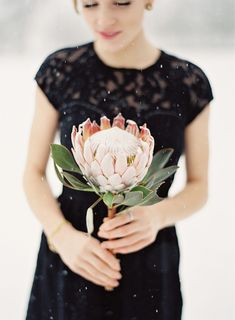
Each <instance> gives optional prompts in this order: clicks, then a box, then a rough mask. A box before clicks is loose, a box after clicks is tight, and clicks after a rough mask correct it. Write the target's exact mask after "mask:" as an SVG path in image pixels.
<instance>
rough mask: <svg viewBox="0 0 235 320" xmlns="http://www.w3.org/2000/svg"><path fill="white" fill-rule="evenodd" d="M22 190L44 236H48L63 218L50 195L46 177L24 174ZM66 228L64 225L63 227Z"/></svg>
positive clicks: (36, 174) (32, 173) (36, 173)
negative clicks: (40, 225) (41, 227)
mask: <svg viewBox="0 0 235 320" xmlns="http://www.w3.org/2000/svg"><path fill="white" fill-rule="evenodd" d="M23 188H24V191H25V195H26V198H27V201H28V204H29V206H30V208H31V209H32V211H33V213H34V214H35V216H36V218H37V219H38V220H39V221H40V223H41V224H42V226H43V229H44V231H45V234H46V236H48V235H50V234H51V232H52V231H54V229H55V228H56V227H57V226H58V224H59V223H60V222H61V221H62V220H63V219H64V217H63V214H62V212H61V209H60V207H59V205H58V202H57V201H56V199H55V197H54V195H53V194H52V191H51V188H50V186H49V184H48V182H47V179H46V176H45V175H42V174H40V173H38V172H30V173H27V174H25V175H24V178H23ZM66 226H67V225H66ZM66 226H65V225H64V227H66Z"/></svg>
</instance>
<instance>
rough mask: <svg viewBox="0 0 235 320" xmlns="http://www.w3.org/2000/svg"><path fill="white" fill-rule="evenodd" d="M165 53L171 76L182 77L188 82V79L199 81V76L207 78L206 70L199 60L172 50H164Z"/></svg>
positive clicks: (167, 67)
mask: <svg viewBox="0 0 235 320" xmlns="http://www.w3.org/2000/svg"><path fill="white" fill-rule="evenodd" d="M163 53H164V59H165V64H166V69H167V71H168V72H169V73H170V75H171V78H172V77H176V78H178V79H179V78H182V79H184V80H185V81H186V82H187V79H191V81H198V80H197V79H199V78H200V79H204V80H207V75H206V73H205V71H204V70H203V68H202V67H201V65H200V64H198V63H197V62H194V61H193V60H191V59H188V58H185V57H183V56H181V54H175V53H172V52H170V51H165V50H164V51H163Z"/></svg>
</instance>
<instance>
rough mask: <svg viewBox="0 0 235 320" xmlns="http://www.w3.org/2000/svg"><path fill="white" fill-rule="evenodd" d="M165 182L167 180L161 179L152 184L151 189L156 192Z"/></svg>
mask: <svg viewBox="0 0 235 320" xmlns="http://www.w3.org/2000/svg"><path fill="white" fill-rule="evenodd" d="M164 183H165V181H161V182H158V183H155V184H153V185H152V186H151V190H152V191H155V192H156V191H157V190H158V189H159V188H160V187H161V185H162V184H164Z"/></svg>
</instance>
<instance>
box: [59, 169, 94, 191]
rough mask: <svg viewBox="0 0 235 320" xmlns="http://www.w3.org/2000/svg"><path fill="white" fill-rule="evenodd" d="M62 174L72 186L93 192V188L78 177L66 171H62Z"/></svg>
mask: <svg viewBox="0 0 235 320" xmlns="http://www.w3.org/2000/svg"><path fill="white" fill-rule="evenodd" d="M62 174H63V176H65V178H66V179H67V180H68V181H69V182H70V184H71V185H72V186H74V187H75V188H76V189H77V190H81V191H90V192H94V190H93V188H91V187H90V186H89V185H87V184H85V183H83V182H81V181H80V180H79V179H77V178H76V177H74V176H73V175H72V174H70V173H68V172H64V171H63V173H62Z"/></svg>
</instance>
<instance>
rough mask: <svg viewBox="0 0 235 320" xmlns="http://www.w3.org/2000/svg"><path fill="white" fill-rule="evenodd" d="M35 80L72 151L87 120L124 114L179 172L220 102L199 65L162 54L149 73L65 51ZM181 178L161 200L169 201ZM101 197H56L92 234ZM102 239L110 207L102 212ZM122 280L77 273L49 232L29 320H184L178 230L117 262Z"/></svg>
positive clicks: (67, 193)
mask: <svg viewBox="0 0 235 320" xmlns="http://www.w3.org/2000/svg"><path fill="white" fill-rule="evenodd" d="M35 80H36V81H37V84H38V85H39V86H40V88H41V89H42V90H43V92H44V93H45V95H46V96H47V98H48V100H49V101H50V102H51V104H52V106H53V107H54V108H56V110H57V111H58V112H59V126H58V130H59V132H60V139H61V140H60V141H61V144H63V145H65V146H66V147H67V148H68V149H70V148H71V146H72V145H71V140H70V133H71V129H72V125H73V124H75V125H76V126H77V125H78V124H80V123H81V122H83V121H84V120H86V119H87V118H88V117H90V118H91V120H96V121H97V123H99V119H100V117H101V116H103V115H106V116H107V117H108V118H110V119H112V118H113V117H115V116H116V115H117V114H118V113H119V112H121V113H122V115H123V116H124V117H125V118H126V119H133V120H134V121H136V122H137V124H138V125H142V124H143V123H144V122H146V123H147V125H148V128H149V129H150V130H151V133H152V135H153V136H154V138H155V150H154V152H156V151H158V150H159V149H161V148H165V147H171V148H174V153H173V154H172V156H171V158H170V160H169V162H168V164H167V165H173V164H177V163H178V160H179V158H180V155H181V154H182V153H183V152H184V129H185V127H186V126H187V125H188V124H189V123H191V122H192V121H193V120H194V118H195V117H196V116H197V115H198V114H199V113H200V112H201V111H202V110H203V109H204V107H205V106H206V105H207V104H208V103H209V102H210V101H211V100H212V99H213V94H212V90H211V86H210V83H209V81H208V78H207V76H206V75H205V73H204V72H203V71H202V69H201V68H199V67H198V66H197V65H195V64H193V63H192V62H190V61H186V60H184V59H182V58H179V57H177V56H175V55H172V54H170V53H167V52H165V51H163V50H161V55H160V57H159V59H158V60H157V61H155V63H154V64H152V65H150V66H149V67H147V68H144V69H141V70H139V69H134V68H116V67H111V66H108V65H106V64H105V63H104V62H103V61H102V60H101V58H100V57H99V56H98V55H97V53H96V51H95V50H94V43H93V42H88V43H85V44H82V45H79V46H75V47H67V48H62V49H59V50H57V51H54V52H52V53H51V54H50V55H48V56H47V57H46V59H45V60H44V61H43V63H42V65H41V66H40V68H39V70H38V72H37V73H36V76H35ZM173 179H174V175H173V176H171V177H169V178H168V179H167V180H166V183H165V184H164V185H162V186H161V188H160V189H159V192H158V194H159V195H160V196H162V197H167V196H168V190H169V188H170V186H171V184H172V182H173ZM96 198H97V196H96V195H95V194H91V193H89V192H78V191H74V190H72V189H69V188H66V187H64V186H63V190H62V193H61V194H60V195H59V196H58V197H57V201H58V202H59V204H60V207H61V210H62V212H63V214H64V216H65V217H66V219H68V220H69V221H71V223H72V224H73V225H74V227H75V228H77V229H78V230H82V231H85V232H86V231H87V229H86V222H85V216H86V209H87V207H88V206H90V205H91V204H92V203H93V202H94V201H95V199H96ZM95 213H96V215H95V221H94V223H95V230H94V232H93V236H94V237H96V238H97V239H99V240H100V241H102V239H101V238H99V236H98V235H97V232H98V228H99V226H100V225H101V223H102V220H103V218H104V217H105V216H107V211H106V207H105V206H104V205H103V204H102V203H99V204H98V205H97V206H96V210H95ZM117 257H118V258H119V259H120V260H121V261H120V262H121V270H122V271H121V272H122V279H121V280H120V285H119V286H118V287H117V288H115V289H114V290H113V291H111V292H110V291H106V290H105V289H104V288H103V287H101V286H98V285H96V284H94V283H92V282H90V281H88V280H86V279H85V278H83V277H81V276H80V275H78V274H76V273H74V272H72V271H71V270H70V269H69V268H68V267H67V266H66V265H65V264H64V263H63V261H62V260H61V259H60V256H59V255H58V254H56V253H53V252H52V251H50V250H49V248H48V244H47V240H46V236H45V234H44V232H43V230H42V234H41V242H40V248H39V252H38V258H37V262H36V266H35V275H34V279H33V283H32V289H31V292H30V295H29V303H28V308H27V315H26V319H27V320H49V319H54V320H75V319H76V320H105V319H113V320H114V319H115V320H143V319H144V320H157V319H161V320H179V319H181V312H182V305H183V303H182V301H183V299H182V293H181V284H180V278H179V262H180V252H179V245H178V239H177V233H176V228H175V226H174V225H172V226H170V227H167V228H164V229H162V230H160V231H159V233H158V234H157V237H156V240H155V242H153V243H152V244H150V245H149V246H147V247H145V248H144V249H142V250H139V251H137V252H133V253H129V254H117Z"/></svg>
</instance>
